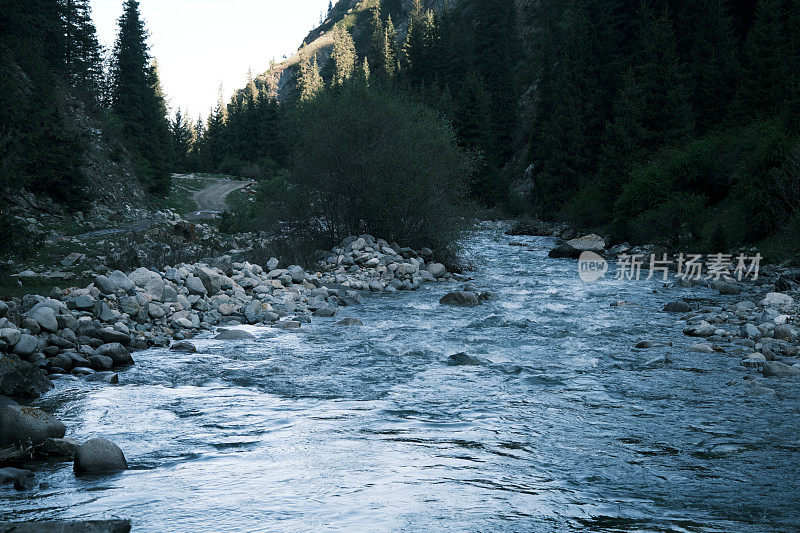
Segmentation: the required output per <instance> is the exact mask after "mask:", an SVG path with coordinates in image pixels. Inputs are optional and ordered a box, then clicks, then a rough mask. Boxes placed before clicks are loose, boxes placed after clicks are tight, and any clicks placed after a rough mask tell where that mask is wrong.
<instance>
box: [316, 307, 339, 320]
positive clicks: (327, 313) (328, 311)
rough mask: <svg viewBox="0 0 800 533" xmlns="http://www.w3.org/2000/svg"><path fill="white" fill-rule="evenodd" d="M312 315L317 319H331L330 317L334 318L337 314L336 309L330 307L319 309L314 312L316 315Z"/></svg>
mask: <svg viewBox="0 0 800 533" xmlns="http://www.w3.org/2000/svg"><path fill="white" fill-rule="evenodd" d="M312 314H313V315H314V316H316V317H321V318H330V317H332V316H333V315H335V314H336V309H335V308H333V307H328V306H325V307H320V308H319V309H317V310H316V311H314V313H312Z"/></svg>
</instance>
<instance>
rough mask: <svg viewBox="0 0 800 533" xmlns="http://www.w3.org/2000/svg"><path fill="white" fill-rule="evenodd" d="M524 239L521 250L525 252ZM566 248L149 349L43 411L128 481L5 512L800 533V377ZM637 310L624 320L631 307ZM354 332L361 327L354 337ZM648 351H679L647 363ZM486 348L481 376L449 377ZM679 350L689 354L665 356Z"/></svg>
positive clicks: (659, 291) (233, 525) (74, 482)
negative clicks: (774, 373) (461, 358)
mask: <svg viewBox="0 0 800 533" xmlns="http://www.w3.org/2000/svg"><path fill="white" fill-rule="evenodd" d="M511 239H513V240H515V241H521V242H522V243H524V244H525V246H510V245H509V242H510V240H511ZM553 245H554V241H553V240H552V239H548V238H540V237H513V238H510V237H507V236H505V235H502V233H500V232H499V231H495V230H482V231H479V232H476V233H475V234H474V235H473V236H472V237H471V238H470V240H469V244H468V247H469V249H470V251H471V253H472V254H473V256H474V261H475V263H476V266H477V270H476V271H475V272H473V273H470V275H471V276H473V277H474V281H473V283H475V284H476V285H477V286H478V287H479V288H480V289H481V290H485V291H489V292H491V293H492V294H493V299H492V300H490V301H488V302H486V303H485V304H484V305H482V306H480V307H476V308H466V309H465V308H456V307H447V306H443V305H440V304H439V298H440V297H441V296H442V295H443V294H445V293H446V292H448V291H450V290H453V289H454V288H455V287H456V285H455V284H443V283H432V284H427V285H425V286H423V288H421V289H420V290H418V291H415V292H399V293H396V294H386V295H376V294H373V295H368V296H367V301H366V303H365V304H364V305H363V306H360V307H347V308H342V309H341V312H340V313H339V314H338V315H337V317H336V318H335V319H316V318H315V319H314V322H313V323H312V324H304V325H303V328H302V329H301V330H300V331H284V330H278V329H273V328H257V327H245V328H246V329H247V330H248V331H251V332H252V333H254V335H255V336H256V340H255V341H244V342H242V341H237V342H230V341H224V342H223V341H214V340H211V337H212V335H211V334H205V335H202V336H200V337H198V338H197V339H195V340H194V341H193V342H195V344H196V345H197V347H198V352H199V353H197V354H184V353H174V352H170V351H169V350H164V349H152V350H148V351H145V352H138V353H135V354H134V358H135V360H136V365H135V366H134V367H131V368H130V369H128V370H125V371H122V372H120V383H119V385H117V386H109V385H105V384H98V383H86V382H84V381H81V380H79V379H74V380H73V379H62V380H58V381H57V382H56V389H55V390H53V391H51V392H50V393H48V394H47V395H46V396H45V397H44V398H42V399H40V400H38V401H37V402H36V405H40V406H42V407H43V408H45V409H46V410H50V411H52V412H54V413H55V415H56V416H57V417H59V418H60V419H61V420H62V421H63V422H64V423H65V424H66V426H67V428H68V431H67V436H71V437H75V438H76V439H78V440H79V441H83V440H86V439H89V438H92V437H104V438H108V439H110V440H112V441H114V442H115V443H116V444H118V445H119V446H120V447H121V448H122V450H123V451H124V452H125V454H126V456H127V458H128V462H129V464H130V467H131V468H130V470H129V471H127V472H124V473H121V474H118V475H113V476H103V477H80V478H78V477H75V476H74V474H73V473H72V465H71V464H67V463H62V464H51V465H45V466H44V467H42V468H40V469H38V470H37V479H38V480H39V481H40V482H43V486H42V487H41V488H37V489H35V490H33V491H30V492H15V491H14V490H13V489H10V488H5V487H4V488H2V489H0V520H43V519H73V518H74V519H100V518H130V519H131V520H132V521H133V526H134V531H325V530H337V529H338V530H348V531H389V530H406V531H439V530H458V531H564V530H576V531H582V530H590V531H698V532H699V531H703V532H705V531H725V532H729V531H792V530H797V529H798V528H800V506H799V505H798V504H799V503H800V409H798V406H800V380H792V379H784V380H771V381H770V380H765V379H763V378H759V379H754V380H751V379H747V380H746V379H743V377H744V376H745V375H746V374H745V372H743V371H742V369H741V368H739V369H737V364H738V363H737V362H738V359H737V358H736V356H733V355H730V354H724V353H715V354H705V353H702V354H701V353H694V352H692V351H690V350H689V349H688V346H690V344H691V343H692V341H691V339H688V338H685V337H684V336H683V335H682V333H681V327H680V325H679V324H676V320H675V317H674V316H671V315H669V314H667V313H663V312H661V308H662V307H663V305H664V303H666V302H668V301H672V300H675V299H679V298H681V297H686V298H693V299H699V300H700V301H701V302H704V303H705V304H706V305H715V304H717V305H718V304H719V302H723V303H724V302H725V298H726V297H720V296H716V295H714V294H713V293H712V291H711V290H709V289H704V288H692V289H689V288H669V289H664V288H663V287H662V284H661V283H659V282H656V281H617V280H614V279H606V280H601V281H598V282H595V283H583V282H581V281H580V279H579V278H578V275H577V268H576V263H575V262H574V261H569V260H554V259H548V258H547V250H549V249H550V248H551V247H552V246H553ZM619 301H625V302H627V304H625V305H615V306H612V305H611V304H612V303H614V302H619ZM347 316H354V317H358V318H360V319H361V320H363V322H364V326H363V327H343V326H337V325H335V322H336V321H338V320H340V319H341V318H343V317H347ZM641 340H650V341H653V342H656V343H664V344H667V345H668V344H669V343H673V346H671V347H670V346H664V347H661V348H652V349H649V350H634V349H633V346H634V345H635V344H636V343H637V342H638V341H641ZM457 352H466V353H468V354H470V355H472V356H476V357H478V358H481V359H482V360H483V364H481V365H477V366H449V365H447V364H446V361H447V358H448V356H449V355H451V354H454V353H457ZM665 354H666V355H668V356H669V359H670V360H671V362H669V363H667V364H663V363H651V364H648V361H650V360H652V359H654V358H656V357H658V356H661V355H665Z"/></svg>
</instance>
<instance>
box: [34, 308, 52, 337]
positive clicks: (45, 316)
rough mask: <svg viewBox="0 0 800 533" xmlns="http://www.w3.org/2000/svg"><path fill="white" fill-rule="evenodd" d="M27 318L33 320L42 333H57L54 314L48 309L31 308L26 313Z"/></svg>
mask: <svg viewBox="0 0 800 533" xmlns="http://www.w3.org/2000/svg"><path fill="white" fill-rule="evenodd" d="M28 316H29V317H30V318H32V319H33V320H35V321H36V322H37V323H38V324H39V326H40V327H41V328H42V329H43V330H44V331H49V332H51V333H54V332H56V331H58V320H56V312H55V311H53V309H51V308H50V307H38V308H33V309H31V310H30V311H29V312H28Z"/></svg>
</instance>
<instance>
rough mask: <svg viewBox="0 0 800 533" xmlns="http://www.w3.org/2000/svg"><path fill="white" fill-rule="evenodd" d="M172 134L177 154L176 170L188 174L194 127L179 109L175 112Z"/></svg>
mask: <svg viewBox="0 0 800 533" xmlns="http://www.w3.org/2000/svg"><path fill="white" fill-rule="evenodd" d="M170 126H171V132H172V144H173V152H174V154H175V163H174V165H173V166H174V168H175V170H177V171H180V172H186V170H187V161H188V157H189V152H190V151H191V149H192V138H193V135H194V134H193V133H192V125H191V124H189V121H188V120H187V118H186V117H185V116H184V115H183V113H182V112H181V109H180V108H178V109H177V110H176V111H175V118H174V119H173V120H172V123H171V124H170Z"/></svg>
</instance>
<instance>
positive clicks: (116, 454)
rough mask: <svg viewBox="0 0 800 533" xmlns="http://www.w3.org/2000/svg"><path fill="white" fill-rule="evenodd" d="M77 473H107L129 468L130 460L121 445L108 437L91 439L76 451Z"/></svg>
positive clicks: (75, 466)
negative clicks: (126, 457) (107, 438)
mask: <svg viewBox="0 0 800 533" xmlns="http://www.w3.org/2000/svg"><path fill="white" fill-rule="evenodd" d="M73 468H74V470H75V473H77V474H107V473H112V472H119V471H121V470H127V469H128V461H127V460H126V459H125V454H124V453H122V450H120V449H119V446H117V445H116V444H114V443H113V442H111V441H109V440H106V439H91V440H88V441H86V442H84V443H83V444H81V445H80V446H78V449H77V451H76V452H75V464H74V467H73Z"/></svg>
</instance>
